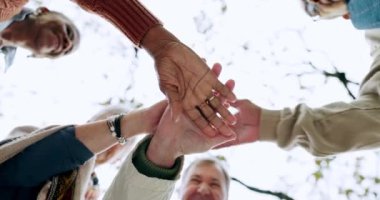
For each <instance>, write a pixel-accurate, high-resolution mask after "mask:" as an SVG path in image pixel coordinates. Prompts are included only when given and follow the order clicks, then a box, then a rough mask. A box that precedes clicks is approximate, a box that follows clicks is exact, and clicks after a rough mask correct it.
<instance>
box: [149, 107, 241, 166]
mask: <svg viewBox="0 0 380 200" xmlns="http://www.w3.org/2000/svg"><path fill="white" fill-rule="evenodd" d="M234 138H235V137H234V136H230V137H226V136H222V135H216V136H215V137H212V138H210V137H208V136H206V135H204V134H202V132H201V131H200V130H199V129H198V128H197V127H195V126H194V125H193V123H191V121H190V120H189V119H188V118H187V117H186V116H184V115H180V116H179V119H178V120H177V122H173V121H172V120H171V117H170V108H169V107H168V108H167V109H166V110H165V112H164V114H163V116H162V118H161V121H160V123H159V125H158V128H157V131H156V133H154V135H153V138H152V140H151V142H150V144H149V147H148V150H147V158H148V159H149V160H150V161H152V162H153V163H154V164H156V165H158V166H161V167H167V168H168V167H172V166H173V164H174V162H175V159H176V158H178V157H180V156H182V155H185V154H192V153H199V152H204V151H207V150H210V149H212V148H213V147H215V146H217V145H220V144H223V143H225V142H228V141H230V140H233V139H234Z"/></svg>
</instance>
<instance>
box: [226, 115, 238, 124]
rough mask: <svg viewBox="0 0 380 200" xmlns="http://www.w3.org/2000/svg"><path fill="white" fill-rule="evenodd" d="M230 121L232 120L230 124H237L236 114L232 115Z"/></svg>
mask: <svg viewBox="0 0 380 200" xmlns="http://www.w3.org/2000/svg"><path fill="white" fill-rule="evenodd" d="M228 121H229V122H230V125H235V124H236V123H237V119H236V117H235V116H230V117H229V119H228Z"/></svg>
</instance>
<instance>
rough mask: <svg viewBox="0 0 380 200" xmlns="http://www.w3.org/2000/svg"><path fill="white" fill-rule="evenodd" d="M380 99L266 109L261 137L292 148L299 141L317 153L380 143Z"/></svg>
mask: <svg viewBox="0 0 380 200" xmlns="http://www.w3.org/2000/svg"><path fill="white" fill-rule="evenodd" d="M379 119H380V102H379V101H378V99H377V98H373V97H371V96H365V97H361V98H360V99H359V100H356V101H353V102H351V103H344V102H338V103H333V104H329V105H326V106H324V107H321V108H318V109H312V108H309V107H307V106H306V105H299V106H297V107H296V108H295V109H284V110H282V111H268V110H262V116H261V122H260V140H261V141H274V142H276V143H277V144H278V145H279V146H280V147H282V148H285V149H289V148H292V147H294V146H295V145H298V146H301V147H303V148H305V149H306V150H307V151H309V152H310V153H312V154H313V155H316V156H326V155H330V154H336V153H340V152H346V151H351V150H361V149H371V148H377V147H379V146H380V133H379V131H378V130H380V121H379Z"/></svg>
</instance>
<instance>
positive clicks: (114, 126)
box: [107, 114, 127, 145]
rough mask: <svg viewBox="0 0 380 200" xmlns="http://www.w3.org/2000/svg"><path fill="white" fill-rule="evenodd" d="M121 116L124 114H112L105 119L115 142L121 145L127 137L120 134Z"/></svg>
mask: <svg viewBox="0 0 380 200" xmlns="http://www.w3.org/2000/svg"><path fill="white" fill-rule="evenodd" d="M123 116H124V114H119V115H114V116H111V117H110V118H108V120H107V126H108V129H109V130H110V132H111V135H112V136H113V137H115V138H116V140H117V142H118V143H119V144H121V145H123V144H125V143H126V142H127V139H125V137H124V136H122V135H121V119H122V118H123Z"/></svg>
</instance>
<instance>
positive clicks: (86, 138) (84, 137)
mask: <svg viewBox="0 0 380 200" xmlns="http://www.w3.org/2000/svg"><path fill="white" fill-rule="evenodd" d="M139 116H141V115H140V114H138V113H136V112H135V113H134V112H131V113H129V114H125V115H124V116H123V117H122V118H121V121H120V131H121V136H123V137H124V138H125V139H128V138H131V137H133V136H136V135H138V134H142V133H146V131H148V128H147V126H148V125H146V123H149V122H147V121H145V120H143V119H142V118H140V117H139ZM75 134H76V137H77V138H78V140H79V141H81V142H82V143H83V144H84V145H85V146H86V147H87V148H88V149H90V150H91V152H93V153H94V154H97V153H100V152H102V151H104V150H106V149H107V148H109V147H110V146H112V145H114V144H116V143H117V139H116V137H114V136H113V135H112V134H111V131H110V129H109V127H108V125H107V120H101V121H96V122H93V123H88V124H83V125H78V126H76V127H75Z"/></svg>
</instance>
